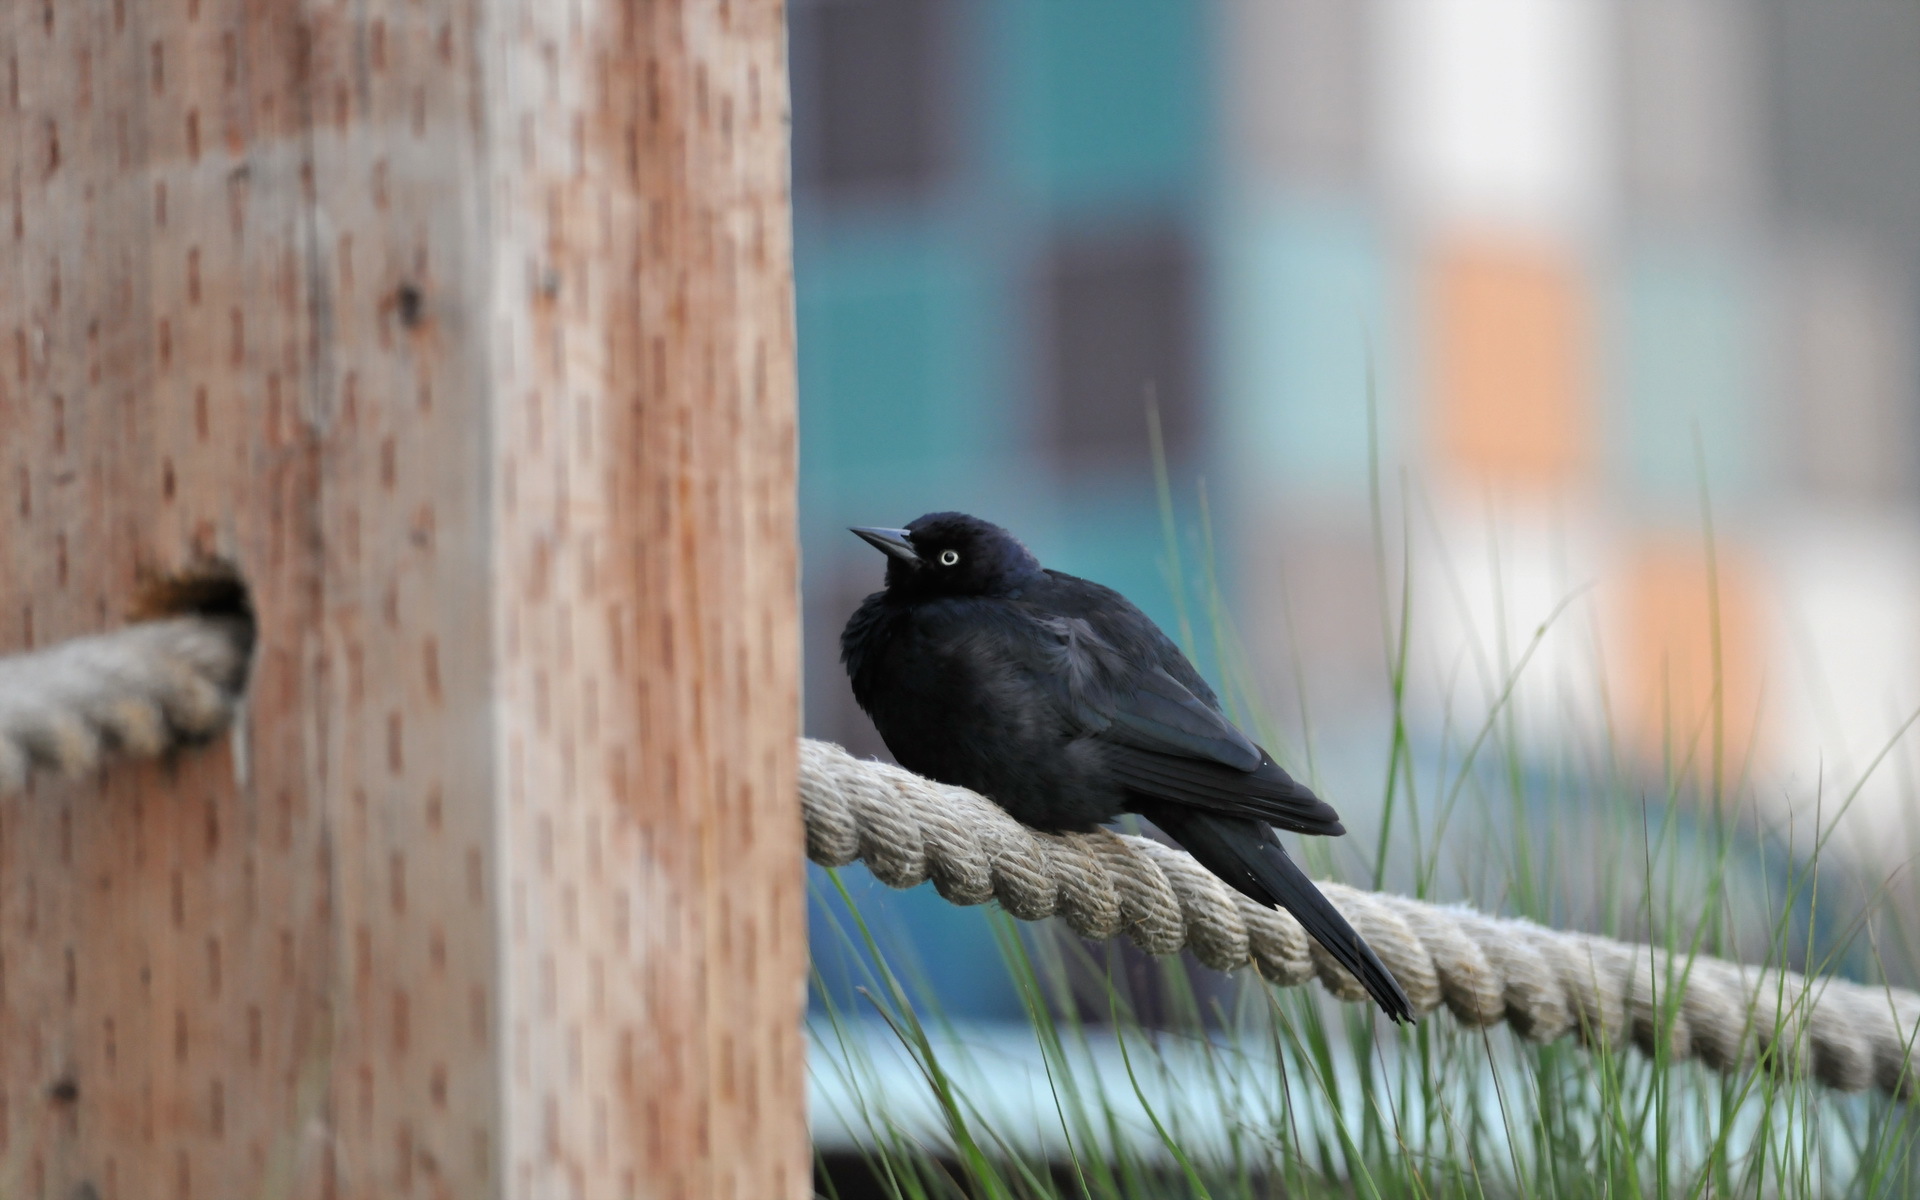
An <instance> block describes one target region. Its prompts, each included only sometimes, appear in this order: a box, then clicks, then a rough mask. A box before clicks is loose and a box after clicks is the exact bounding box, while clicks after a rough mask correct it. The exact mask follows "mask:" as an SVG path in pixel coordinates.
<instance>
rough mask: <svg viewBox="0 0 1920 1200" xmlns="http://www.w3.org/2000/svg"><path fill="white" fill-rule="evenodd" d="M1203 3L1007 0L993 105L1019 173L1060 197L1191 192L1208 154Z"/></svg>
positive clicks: (1077, 198) (1080, 198) (1002, 12)
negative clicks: (999, 77) (999, 81)
mask: <svg viewBox="0 0 1920 1200" xmlns="http://www.w3.org/2000/svg"><path fill="white" fill-rule="evenodd" d="M1207 12H1208V6H1207V5H1204V4H1200V3H1197V2H1196V0H1002V3H1001V4H1000V6H999V9H998V17H999V21H998V24H997V26H996V32H997V33H998V34H999V36H998V38H997V39H996V41H997V43H998V44H999V45H1000V46H1001V47H1002V51H1003V53H1004V54H1005V55H1006V59H1005V67H1006V70H1005V72H1004V73H1003V75H1002V78H1003V79H1004V80H1005V83H1006V86H1005V87H1004V88H1001V89H999V92H998V95H997V99H998V104H997V105H996V108H997V112H998V120H999V122H1000V125H1001V137H1000V138H999V141H1000V144H1001V145H1002V146H1003V147H1004V148H1005V150H1006V152H1007V153H1008V154H1009V155H1010V156H1011V164H1010V165H1011V167H1012V169H1013V172H1014V175H1015V177H1016V178H1017V179H1018V180H1019V181H1020V182H1022V183H1023V184H1025V185H1026V186H1028V187H1031V188H1034V189H1036V190H1037V191H1039V192H1040V193H1042V194H1044V195H1046V196H1049V197H1052V198H1054V199H1057V200H1062V201H1065V202H1069V203H1073V202H1080V201H1084V200H1088V199H1095V200H1098V199H1107V198H1116V197H1117V198H1125V197H1127V196H1140V195H1145V196H1165V195H1171V194H1178V193H1180V192H1182V191H1185V190H1190V189H1191V187H1192V186H1193V184H1194V183H1195V182H1196V180H1197V177H1198V175H1199V173H1200V169H1201V165H1202V163H1203V162H1204V161H1205V144H1206V133H1207V126H1208V121H1209V115H1208V114H1209V110H1210V109H1211V104H1210V103H1209V100H1210V96H1209V87H1208V79H1209V76H1210V71H1209V69H1208V64H1207V49H1208V41H1209V39H1208V37H1207V29H1206V26H1205V20H1206V15H1207Z"/></svg>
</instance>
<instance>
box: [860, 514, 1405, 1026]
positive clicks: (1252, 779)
mask: <svg viewBox="0 0 1920 1200" xmlns="http://www.w3.org/2000/svg"><path fill="white" fill-rule="evenodd" d="M853 532H855V533H857V534H859V535H860V536H861V537H862V538H865V539H866V540H867V541H868V542H869V543H871V544H872V545H874V546H875V547H877V548H878V549H880V550H883V551H885V552H886V554H887V556H888V558H887V578H886V588H885V589H884V590H883V591H879V592H875V593H874V594H873V595H871V596H868V597H867V599H866V601H865V602H864V603H862V604H861V605H860V607H859V609H858V610H857V611H855V613H854V614H853V617H852V619H851V620H849V621H848V622H847V627H846V630H845V631H844V632H843V633H842V634H841V636H840V657H841V661H842V662H844V663H845V664H846V667H847V674H848V675H849V677H850V678H851V679H852V682H853V694H854V698H855V699H857V700H858V701H859V702H860V707H862V708H864V709H865V710H866V711H867V714H868V715H869V716H871V717H872V718H873V723H874V725H875V727H876V728H877V729H878V730H879V731H880V736H881V737H882V738H883V739H884V740H885V741H886V743H887V748H888V749H889V750H891V751H892V752H893V756H894V757H895V758H896V759H898V760H899V761H900V765H901V766H904V767H906V768H908V769H909V770H912V771H916V772H918V773H920V774H922V775H925V776H927V777H928V778H931V779H937V780H940V781H941V782H943V783H952V784H957V785H959V786H962V787H966V788H970V789H972V790H973V791H976V792H979V793H981V794H982V795H985V796H988V797H990V798H992V799H993V800H994V801H995V802H997V803H998V804H999V805H1000V806H1001V807H1002V808H1004V809H1006V810H1007V811H1008V812H1009V813H1012V814H1013V815H1014V816H1015V817H1017V818H1018V819H1020V820H1021V821H1023V822H1025V823H1026V824H1028V825H1031V826H1033V827H1034V828H1036V829H1043V830H1049V831H1056V832H1064V831H1070V830H1088V829H1092V828H1093V827H1095V826H1096V825H1100V824H1102V823H1104V822H1107V821H1111V820H1113V819H1114V818H1116V817H1118V816H1119V815H1120V814H1122V813H1127V812H1134V813H1139V814H1140V815H1142V816H1144V817H1146V818H1147V819H1148V820H1150V821H1152V822H1153V823H1154V824H1155V825H1158V826H1159V827H1160V828H1161V829H1162V830H1164V831H1165V832H1166V834H1167V836H1169V837H1171V838H1173V839H1174V840H1175V841H1177V842H1179V843H1180V844H1181V845H1182V846H1184V847H1185V848H1186V849H1187V851H1188V852H1189V853H1191V854H1192V855H1193V856H1194V858H1196V859H1198V860H1199V861H1200V862H1201V863H1202V864H1203V865H1204V866H1206V868H1207V869H1208V870H1210V871H1212V872H1213V873H1214V874H1216V875H1218V876H1219V877H1220V878H1221V879H1223V880H1225V881H1226V882H1227V883H1229V884H1231V885H1232V886H1233V887H1235V888H1238V889H1239V890H1240V891H1242V892H1244V893H1246V894H1247V895H1249V896H1251V897H1253V898H1254V899H1255V900H1258V901H1260V902H1261V903H1263V904H1278V905H1280V906H1281V907H1283V908H1285V909H1286V910H1287V911H1288V912H1291V913H1292V914H1293V915H1294V916H1295V917H1296V918H1298V919H1299V921H1300V923H1301V925H1302V926H1303V927H1305V929H1306V930H1307V932H1308V933H1309V934H1311V935H1312V936H1313V937H1314V939H1315V940H1317V941H1318V942H1319V943H1320V944H1321V945H1322V946H1324V947H1326V949H1327V951H1328V952H1329V953H1330V954H1332V955H1333V957H1334V958H1335V959H1336V960H1337V961H1338V962H1340V964H1341V965H1342V966H1344V967H1346V968H1347V970H1349V971H1350V972H1352V973H1353V975H1354V977H1355V978H1356V979H1358V980H1359V981H1360V983H1361V985H1362V986H1363V987H1365V988H1366V989H1367V992H1368V993H1369V994H1370V995H1371V996H1372V997H1373V998H1374V1000H1375V1002H1376V1003H1378V1004H1379V1006H1380V1008H1381V1009H1382V1010H1383V1011H1384V1012H1385V1013H1386V1014H1387V1015H1388V1016H1390V1017H1392V1018H1394V1019H1395V1020H1401V1021H1411V1020H1412V1019H1413V1006H1412V1004H1411V1003H1410V1002H1409V1001H1408V999H1407V996H1406V993H1405V992H1404V991H1402V990H1401V988H1400V985H1399V983H1398V982H1396V981H1395V979H1394V978H1393V975H1392V974H1391V973H1390V972H1389V971H1388V970H1387V969H1386V967H1385V966H1383V965H1382V964H1381V962H1380V960H1379V958H1377V957H1376V956H1375V955H1374V953H1373V950H1372V949H1371V948H1370V947H1369V946H1368V945H1367V943H1366V942H1365V940H1363V939H1362V938H1361V937H1360V935H1359V934H1358V933H1356V932H1354V930H1353V927H1352V926H1350V925H1349V924H1347V921H1346V919H1345V918H1344V917H1342V916H1341V915H1340V913H1339V911H1338V910H1337V909H1335V908H1334V907H1333V905H1332V904H1330V903H1329V902H1328V901H1327V899H1326V897H1325V896H1322V895H1321V894H1320V891H1319V889H1317V888H1315V887H1314V886H1313V882H1312V881H1311V880H1309V879H1308V878H1307V877H1306V875H1305V874H1303V873H1302V872H1301V870H1300V868H1299V867H1297V866H1296V865H1294V863H1293V861H1292V860H1291V859H1290V858H1289V857H1288V856H1287V852H1286V850H1285V849H1284V848H1283V847H1282V846H1281V845H1280V840H1279V839H1278V838H1277V837H1275V836H1274V832H1273V829H1272V828H1271V827H1272V826H1275V825H1277V826H1279V827H1280V828H1282V829H1286V830H1290V831H1292V832H1295V833H1313V834H1321V835H1324V836H1335V835H1338V834H1342V833H1345V832H1346V830H1345V829H1344V828H1343V827H1342V826H1341V824H1340V818H1339V815H1338V814H1336V813H1335V812H1334V811H1333V809H1332V808H1331V807H1330V806H1329V805H1328V804H1327V803H1326V802H1325V801H1323V800H1321V799H1320V798H1319V797H1318V796H1315V795H1314V794H1313V793H1312V792H1311V791H1309V790H1308V789H1307V788H1306V787H1305V786H1303V785H1302V784H1300V783H1298V782H1297V781H1295V780H1294V779H1293V778H1292V777H1291V776H1289V775H1288V774H1287V773H1286V772H1285V771H1283V770H1281V769H1280V767H1279V765H1278V764H1276V763H1275V762H1274V761H1273V757H1272V756H1271V755H1269V754H1268V753H1267V752H1266V751H1265V750H1263V749H1261V748H1260V747H1259V746H1256V745H1255V744H1254V743H1253V742H1252V741H1250V740H1249V739H1248V738H1247V736H1246V735H1245V734H1243V733H1241V732H1240V730H1238V729H1236V728H1235V727H1234V725H1233V723H1232V722H1231V721H1229V720H1227V718H1226V717H1225V715H1223V714H1222V713H1221V711H1220V702H1219V700H1218V698H1217V697H1216V696H1215V695H1214V693H1213V689H1211V688H1209V687H1208V686H1207V684H1206V681H1205V680H1203V679H1201V678H1200V674H1199V672H1197V671H1195V670H1194V669H1193V665H1192V664H1191V663H1189V662H1188V661H1187V658H1186V656H1185V655H1183V654H1182V653H1180V650H1179V648H1178V647H1176V646H1175V645H1174V644H1173V642H1172V641H1171V640H1169V639H1168V637H1167V636H1166V635H1165V634H1164V633H1162V632H1161V631H1160V629H1159V627H1158V626H1156V625H1155V624H1154V623H1153V622H1152V621H1151V620H1150V619H1149V618H1148V617H1147V615H1146V614H1145V613H1143V612H1141V611H1140V610H1139V609H1138V608H1135V607H1134V606H1133V605H1132V604H1131V603H1129V602H1128V600H1127V598H1126V597H1124V596H1122V595H1121V594H1120V593H1118V592H1116V591H1114V590H1113V589H1111V588H1107V587H1102V586H1101V585H1099V584H1097V583H1092V582H1090V581H1088V580H1085V579H1079V578H1076V577H1074V576H1072V575H1066V574H1063V573H1061V572H1059V571H1049V570H1047V569H1046V568H1044V567H1042V566H1041V565H1040V564H1039V562H1038V561H1037V560H1035V558H1034V557H1033V555H1032V554H1031V553H1029V552H1028V550H1027V548H1026V547H1025V546H1023V545H1021V544H1020V542H1019V541H1018V540H1017V539H1015V538H1014V537H1013V535H1011V534H1009V533H1008V532H1007V531H1006V530H1004V529H1001V528H1000V527H998V526H996V525H992V524H989V523H988V522H986V521H982V520H980V519H978V518H976V517H970V516H967V515H966V514H964V513H950V512H949V513H929V514H928V515H926V516H924V517H921V518H920V519H919V520H917V521H914V522H913V523H912V524H910V525H908V526H907V527H906V528H905V529H855V530H854V531H853Z"/></svg>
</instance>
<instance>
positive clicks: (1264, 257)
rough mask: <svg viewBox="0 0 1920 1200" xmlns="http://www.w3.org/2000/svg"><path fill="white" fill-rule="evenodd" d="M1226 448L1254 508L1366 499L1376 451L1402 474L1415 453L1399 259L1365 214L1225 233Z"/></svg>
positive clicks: (1256, 217)
mask: <svg viewBox="0 0 1920 1200" xmlns="http://www.w3.org/2000/svg"><path fill="white" fill-rule="evenodd" d="M1215 260H1216V267H1215V271H1214V279H1215V281H1216V287H1217V288H1218V289H1219V290H1218V292H1217V294H1216V304H1215V308H1216V311H1217V312H1218V314H1219V322H1220V331H1219V333H1218V335H1217V336H1218V342H1217V351H1216V352H1217V354H1218V355H1219V358H1220V364H1219V366H1220V369H1219V372H1218V375H1219V378H1220V380H1221V398H1220V409H1219V416H1218V418H1217V429H1218V435H1219V436H1218V441H1219V444H1220V445H1221V447H1222V448H1223V450H1224V451H1225V453H1226V456H1227V461H1228V462H1229V464H1230V465H1231V468H1232V470H1233V472H1234V477H1235V482H1236V483H1237V484H1238V485H1240V487H1242V488H1243V489H1246V491H1247V492H1248V493H1249V494H1250V495H1251V496H1252V497H1261V496H1266V497H1273V496H1278V495H1302V494H1304V495H1308V496H1314V495H1326V496H1329V497H1330V498H1333V499H1338V500H1349V499H1351V498H1352V497H1354V496H1357V495H1364V493H1365V490H1366V487H1367V479H1368V471H1369V469H1370V465H1371V455H1372V450H1371V447H1370V445H1369V437H1368V404H1369V396H1370V395H1371V397H1372V403H1373V404H1374V405H1375V407H1376V410H1377V413H1378V418H1377V419H1378V427H1379V438H1380V456H1381V460H1382V464H1383V466H1384V467H1385V469H1386V470H1387V471H1388V472H1389V473H1391V472H1392V471H1393V470H1394V469H1396V467H1397V464H1398V456H1399V455H1400V454H1401V452H1402V450H1403V448H1404V447H1405V446H1406V445H1408V444H1410V443H1411V437H1410V431H1408V430H1406V429H1405V428H1404V426H1405V423H1406V421H1407V420H1408V415H1409V413H1410V412H1411V406H1409V405H1407V404H1405V403H1404V402H1403V400H1402V391H1403V388H1402V383H1401V381H1403V380H1405V379H1407V378H1411V376H1412V372H1411V371H1410V370H1409V365H1410V364H1408V363H1407V362H1406V361H1405V358H1406V355H1407V353H1408V349H1407V339H1406V338H1405V336H1404V335H1403V332H1402V331H1403V328H1404V325H1405V322H1404V321H1403V320H1402V318H1401V314H1400V311H1399V309H1400V305H1399V303H1398V295H1397V292H1396V290H1395V289H1394V288H1393V287H1392V286H1391V280H1390V277H1389V271H1388V267H1387V261H1386V254H1385V251H1384V249H1383V247H1382V246H1381V244H1380V240H1379V234H1378V232H1377V230H1376V229H1375V227H1374V225H1373V223H1372V221H1371V220H1370V219H1369V217H1368V215H1367V214H1366V213H1364V212H1362V211H1359V210H1353V211H1342V210H1338V209H1333V208H1321V209H1307V208H1298V207H1290V206H1282V205H1275V206H1272V207H1270V208H1266V209H1264V210H1256V211H1248V212H1246V213H1243V214H1242V215H1241V216H1240V217H1239V218H1238V219H1237V220H1232V221H1228V222H1226V223H1225V225H1224V231H1223V233H1222V234H1221V240H1220V242H1219V244H1218V245H1217V247H1216V252H1215Z"/></svg>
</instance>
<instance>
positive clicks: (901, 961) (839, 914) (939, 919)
mask: <svg viewBox="0 0 1920 1200" xmlns="http://www.w3.org/2000/svg"><path fill="white" fill-rule="evenodd" d="M839 877H840V882H841V883H842V884H844V885H845V887H846V890H847V895H846V897H844V898H843V897H842V896H841V894H840V889H839V888H837V887H835V886H834V883H833V879H832V877H831V876H830V875H828V873H827V872H826V871H825V870H823V869H822V868H820V867H817V866H809V867H808V868H807V883H808V891H809V893H810V895H809V898H808V900H809V902H808V905H807V943H808V947H809V949H810V951H811V954H812V959H813V969H814V971H815V973H816V979H815V985H816V986H815V988H814V990H813V995H812V997H811V1001H812V1007H813V1008H814V1009H815V1010H816V1011H819V1010H821V1009H824V1008H825V1007H827V1006H828V1005H832V1006H833V1007H834V1008H835V1009H837V1010H838V1011H839V1012H841V1013H842V1014H845V1015H849V1016H870V1015H872V1013H873V1004H872V1002H871V1001H870V1000H868V999H867V998H865V997H864V996H862V995H861V994H860V993H861V991H862V989H865V990H867V991H868V992H870V993H874V994H879V995H885V994H886V987H885V984H884V983H882V982H881V976H880V974H879V972H878V969H877V968H878V964H877V963H876V962H875V961H874V958H873V950H874V949H875V948H877V949H878V950H879V952H880V954H881V956H882V957H883V958H884V959H885V962H886V966H887V967H888V969H890V970H891V971H892V972H893V973H894V974H895V975H896V976H897V977H898V978H899V979H900V981H901V983H902V984H903V985H904V986H905V987H906V989H907V992H908V996H909V997H910V998H911V999H912V1000H913V1001H914V1007H915V1008H917V1009H920V1010H921V1011H922V1012H923V1013H925V1014H928V1015H933V1014H938V1015H939V1016H941V1017H945V1018H951V1019H954V1020H968V1019H971V1020H980V1019H989V1018H998V1019H1002V1020H1018V1019H1019V1018H1020V1017H1022V1016H1023V1015H1024V1014H1025V1011H1026V1010H1025V1009H1024V1008H1023V1007H1022V1005H1021V1000H1020V993H1019V990H1018V989H1017V988H1016V987H1015V986H1014V982H1013V977H1012V975H1011V973H1010V972H1009V971H1008V969H1007V965H1006V960H1005V959H1004V958H1003V957H1002V955H1001V952H1000V944H999V942H998V941H997V940H996V939H995V937H994V932H993V926H992V925H991V924H990V923H989V922H990V916H989V910H988V909H987V908H986V907H984V906H982V907H979V908H961V907H959V906H957V905H954V904H950V903H948V902H947V901H945V900H943V899H941V898H940V895H939V894H938V893H937V892H935V891H934V890H933V885H932V884H930V883H923V884H921V885H920V886H919V887H917V888H912V889H909V890H907V891H895V890H893V889H892V888H889V887H887V886H886V885H885V884H882V883H881V882H880V881H879V880H877V879H875V878H874V877H873V876H872V875H871V874H869V873H868V872H867V870H866V868H864V867H860V866H853V867H844V868H842V869H841V870H840V872H839ZM863 927H864V928H863ZM868 935H871V936H872V938H873V942H874V945H873V946H869V945H868V944H867V942H866V937H867V936H868Z"/></svg>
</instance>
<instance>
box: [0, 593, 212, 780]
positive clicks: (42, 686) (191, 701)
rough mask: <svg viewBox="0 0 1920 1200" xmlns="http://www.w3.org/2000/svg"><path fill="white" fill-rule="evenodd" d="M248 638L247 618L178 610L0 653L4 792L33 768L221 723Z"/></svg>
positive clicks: (70, 771)
mask: <svg viewBox="0 0 1920 1200" xmlns="http://www.w3.org/2000/svg"><path fill="white" fill-rule="evenodd" d="M249 641H250V630H249V626H248V623H247V621H246V620H245V619H243V618H239V617H176V618H172V619H169V620H163V621H146V622H142V623H140V624H138V625H129V626H127V627H126V628H124V629H119V630H115V631H114V632H112V633H105V634H100V635H98V636H96V637H84V638H76V639H74V640H73V641H69V642H61V643H59V644H58V645H55V646H50V647H48V648H47V649H45V650H37V651H34V652H32V653H29V654H19V655H13V656H9V657H0V796H4V795H10V794H12V793H14V792H17V791H19V790H20V789H21V788H23V787H25V786H26V784H27V778H28V776H29V774H30V773H31V772H32V771H33V770H34V769H36V768H38V769H43V770H52V771H57V772H59V773H61V774H63V775H67V776H73V775H78V774H81V773H83V772H85V771H89V770H92V769H93V768H94V767H96V766H98V765H99V764H100V761H101V760H102V759H103V758H104V757H105V756H106V755H108V754H109V753H121V754H128V755H139V756H144V757H152V756H155V755H160V754H164V753H166V752H167V751H169V750H171V749H174V748H175V747H177V746H182V745H186V744H189V743H193V742H199V741H204V740H206V739H207V738H210V737H213V736H214V735H216V734H218V733H220V732H221V731H222V730H224V729H225V728H226V727H227V725H228V723H229V722H230V721H232V719H233V714H234V709H235V706H236V704H237V703H238V701H239V698H240V689H241V687H242V686H243V685H244V683H245V680H246V671H247V657H248V651H249Z"/></svg>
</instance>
